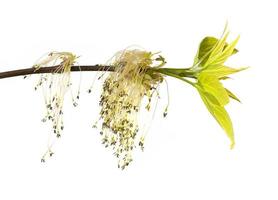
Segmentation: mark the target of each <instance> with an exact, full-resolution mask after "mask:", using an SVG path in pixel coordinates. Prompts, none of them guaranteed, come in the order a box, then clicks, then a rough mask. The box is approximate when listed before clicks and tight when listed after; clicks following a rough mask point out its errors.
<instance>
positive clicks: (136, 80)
mask: <svg viewBox="0 0 278 200" xmlns="http://www.w3.org/2000/svg"><path fill="white" fill-rule="evenodd" d="M154 55H155V54H152V53H151V52H146V51H141V50H137V49H135V50H124V51H121V52H118V53H117V54H116V55H115V57H114V59H113V61H112V66H114V68H115V72H113V73H110V74H109V75H108V77H107V78H106V80H105V81H104V84H103V88H102V94H101V98H100V103H99V104H100V106H101V111H100V119H101V122H102V124H101V126H102V128H101V132H100V134H101V135H102V143H103V144H104V145H105V147H111V148H112V149H113V151H114V155H115V156H116V157H118V158H119V161H118V167H119V168H122V169H124V168H125V167H126V166H128V165H129V163H130V162H131V161H132V151H133V150H134V148H136V147H137V146H139V147H141V149H142V150H143V149H144V136H142V135H141V137H139V136H138V135H139V134H140V133H139V125H138V113H139V112H140V109H141V106H142V105H141V104H142V100H143V98H144V97H146V98H147V100H148V101H147V105H146V106H145V108H146V109H147V110H148V111H149V110H150V106H151V100H152V97H153V94H154V91H155V90H156V89H157V86H158V84H159V83H161V82H162V81H163V77H162V76H161V75H160V74H159V73H151V72H150V70H149V69H151V68H152V67H158V66H160V65H161V66H162V65H164V64H165V61H164V59H163V58H162V57H161V56H158V57H156V58H154ZM156 62H159V65H156V66H154V63H156Z"/></svg>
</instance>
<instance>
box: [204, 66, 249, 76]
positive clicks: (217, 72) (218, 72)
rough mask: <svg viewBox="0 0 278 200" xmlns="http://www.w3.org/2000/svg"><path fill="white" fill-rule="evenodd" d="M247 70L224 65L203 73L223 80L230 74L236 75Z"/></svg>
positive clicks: (207, 69) (209, 68)
mask: <svg viewBox="0 0 278 200" xmlns="http://www.w3.org/2000/svg"><path fill="white" fill-rule="evenodd" d="M245 69H247V68H246V67H242V68H239V69H235V68H231V67H227V66H224V65H219V66H215V67H208V68H206V69H204V70H203V71H202V72H206V73H207V74H208V75H211V76H216V77H217V78H218V79H221V78H223V77H226V76H228V75H230V74H234V73H237V72H240V71H242V70H245Z"/></svg>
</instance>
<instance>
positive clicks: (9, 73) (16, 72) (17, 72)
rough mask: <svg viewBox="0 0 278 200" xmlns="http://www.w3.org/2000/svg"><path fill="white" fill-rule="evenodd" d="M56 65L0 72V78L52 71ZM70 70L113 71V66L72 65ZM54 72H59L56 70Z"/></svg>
mask: <svg viewBox="0 0 278 200" xmlns="http://www.w3.org/2000/svg"><path fill="white" fill-rule="evenodd" d="M57 67H58V66H51V67H42V68H39V69H35V68H34V67H32V68H26V69H18V70H12V71H6V72H0V79H3V78H10V77H15V76H26V75H30V74H43V73H53V72H54V71H55V70H56V69H57ZM71 71H72V72H80V71H114V68H113V67H112V66H109V65H80V66H72V67H71ZM56 73H59V71H57V72H56Z"/></svg>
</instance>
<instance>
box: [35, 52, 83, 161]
mask: <svg viewBox="0 0 278 200" xmlns="http://www.w3.org/2000/svg"><path fill="white" fill-rule="evenodd" d="M76 58H77V57H76V56H75V55H74V54H72V53H70V52H51V53H49V54H48V55H47V56H46V57H45V58H42V59H40V60H39V61H38V62H37V63H36V64H35V65H34V68H35V70H39V69H40V68H42V67H48V66H56V68H55V70H54V71H53V73H51V74H42V75H41V76H40V79H39V81H38V83H37V85H36V86H35V90H37V89H38V88H39V87H41V88H42V91H43V95H44V101H45V107H46V115H45V117H44V118H43V119H42V121H43V122H46V121H51V122H52V127H53V132H54V134H55V135H56V137H58V138H59V137H60V136H61V132H62V130H63V129H64V123H63V103H64V96H65V94H66V92H67V91H68V89H70V86H71V76H70V72H71V67H72V65H73V64H74V63H75V62H76ZM72 97H73V96H72ZM72 99H73V105H74V106H76V105H77V103H76V99H79V91H78V94H77V96H76V98H74V97H73V98H72ZM51 146H52V144H48V150H47V152H46V153H45V154H44V156H43V158H42V161H44V160H45V157H46V156H47V155H49V156H51V155H52V154H53V152H52V151H51Z"/></svg>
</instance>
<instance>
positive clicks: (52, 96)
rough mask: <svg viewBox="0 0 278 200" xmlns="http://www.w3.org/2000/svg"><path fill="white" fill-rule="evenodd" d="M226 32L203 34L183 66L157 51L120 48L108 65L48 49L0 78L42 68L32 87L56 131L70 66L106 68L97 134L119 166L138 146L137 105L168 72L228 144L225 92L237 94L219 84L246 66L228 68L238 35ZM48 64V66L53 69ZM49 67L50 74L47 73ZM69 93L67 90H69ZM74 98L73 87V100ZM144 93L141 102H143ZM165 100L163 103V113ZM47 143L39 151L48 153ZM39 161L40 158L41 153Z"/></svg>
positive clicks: (229, 130)
mask: <svg viewBox="0 0 278 200" xmlns="http://www.w3.org/2000/svg"><path fill="white" fill-rule="evenodd" d="M228 35H229V32H228V31H227V30H226V28H225V30H224V32H223V35H222V36H221V38H220V39H217V38H215V37H205V38H204V39H203V40H202V41H201V43H200V45H199V48H198V51H197V54H196V56H195V58H194V62H193V65H192V66H191V67H189V68H166V67H165V65H166V61H165V59H164V57H162V56H161V55H159V54H158V53H152V52H147V51H144V50H138V49H126V50H124V51H120V52H118V53H116V54H115V56H114V57H113V59H112V61H111V63H110V65H108V66H101V65H95V66H74V64H75V62H76V58H77V57H76V56H75V55H74V54H72V53H69V52H53V53H50V54H49V55H48V56H47V57H46V58H44V59H42V60H40V61H39V62H38V63H37V64H36V65H35V66H34V68H32V69H31V68H29V69H23V70H15V71H10V72H3V73H0V78H7V77H12V76H18V75H26V74H35V73H45V74H42V75H41V77H40V81H39V83H38V84H37V86H36V88H38V87H42V89H43V94H44V100H45V105H46V111H47V112H46V116H45V118H44V119H43V121H47V120H50V121H51V122H52V124H53V131H54V133H55V135H56V136H57V137H59V136H60V134H61V131H62V130H63V127H64V125H63V118H62V114H63V102H64V96H65V94H66V92H67V91H68V89H70V86H71V80H70V73H71V71H98V70H103V71H105V73H106V72H107V71H109V74H108V75H107V78H106V79H105V81H104V83H103V86H102V94H101V97H100V102H99V104H100V107H101V109H100V117H99V123H100V124H101V130H100V134H101V137H102V143H103V144H104V145H105V147H110V148H112V150H113V154H114V155H115V156H116V157H118V166H119V167H120V168H122V169H124V168H125V167H126V166H128V165H129V163H130V162H131V161H132V152H133V150H134V149H135V148H136V147H139V148H141V149H142V150H143V149H144V139H145V138H144V135H143V134H142V131H141V127H140V124H139V123H138V118H139V114H140V111H141V110H142V109H146V110H147V111H150V109H151V102H152V99H153V94H154V93H158V91H157V88H158V87H159V85H160V84H161V83H162V82H163V81H166V80H165V78H166V76H170V77H173V78H176V79H179V80H182V81H183V82H185V83H188V84H190V85H191V86H193V87H194V88H196V90H197V91H198V93H199V94H200V97H201V99H202V101H203V102H204V104H205V106H206V107H207V109H208V111H209V112H210V113H211V115H212V116H213V117H214V118H215V120H216V121H217V122H218V124H219V125H220V126H221V127H222V128H223V130H224V131H225V133H226V135H227V136H228V138H229V139H230V147H231V148H233V147H234V144H235V139H234V130H233V125H232V121H231V119H230V117H229V114H228V113H227V111H226V109H225V106H226V105H227V104H228V103H229V101H230V98H232V99H234V100H237V101H239V99H238V98H237V97H236V96H235V95H234V94H233V93H232V92H231V91H230V90H228V89H227V88H225V87H224V86H223V84H222V81H224V80H226V79H228V78H229V76H230V75H231V74H234V73H236V72H239V71H242V70H244V69H246V68H238V69H235V68H232V67H229V66H227V65H226V64H225V63H226V61H227V60H228V58H229V57H230V56H232V55H234V54H236V53H237V52H238V50H237V49H236V48H235V46H236V44H237V42H238V40H239V37H237V38H236V39H235V40H234V41H232V42H231V43H228V42H227V38H228ZM53 69H54V70H53ZM47 73H51V74H47ZM72 97H73V96H72ZM78 98H79V91H78V94H77V97H76V98H73V104H74V105H77V104H76V99H78ZM144 99H147V103H146V105H143V103H144V102H145V101H144ZM167 110H168V106H167V107H166V109H165V113H164V116H166V114H167ZM50 147H51V145H50V146H49V149H48V152H47V153H46V154H45V155H49V156H51V155H52V154H53V152H52V151H51V148H50ZM43 161H44V158H43Z"/></svg>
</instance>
